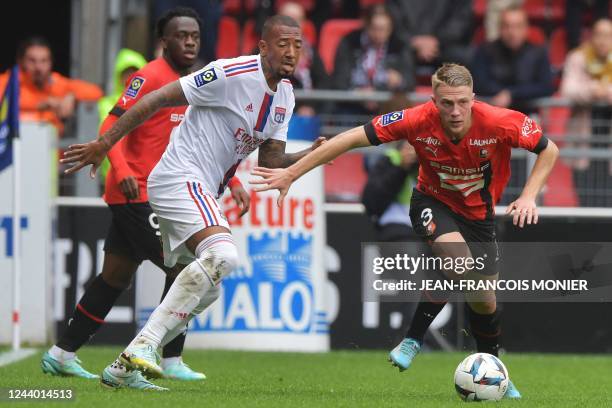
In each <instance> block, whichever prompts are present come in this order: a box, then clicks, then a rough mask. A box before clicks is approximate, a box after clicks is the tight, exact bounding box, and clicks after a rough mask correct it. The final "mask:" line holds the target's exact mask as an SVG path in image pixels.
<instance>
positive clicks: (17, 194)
mask: <svg viewBox="0 0 612 408" xmlns="http://www.w3.org/2000/svg"><path fill="white" fill-rule="evenodd" d="M16 71H17V70H16V69H15V73H14V75H15V76H17V75H18V74H17V72H16ZM18 82H19V80H18V78H17V77H16V78H15V83H18ZM14 92H17V93H18V92H19V90H18V89H17V90H14ZM13 109H18V108H16V107H13ZM16 127H17V128H18V125H17V126H16ZM14 131H15V132H16V134H15V135H14V136H15V137H13V140H12V145H13V313H12V319H13V350H19V349H20V348H21V313H20V312H21V138H20V137H19V134H18V132H19V130H18V129H15V130H14Z"/></svg>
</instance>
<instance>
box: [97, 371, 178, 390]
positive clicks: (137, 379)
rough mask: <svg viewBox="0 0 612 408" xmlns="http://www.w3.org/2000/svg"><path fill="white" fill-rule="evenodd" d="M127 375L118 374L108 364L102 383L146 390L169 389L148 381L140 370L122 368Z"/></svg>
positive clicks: (114, 386)
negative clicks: (112, 371)
mask: <svg viewBox="0 0 612 408" xmlns="http://www.w3.org/2000/svg"><path fill="white" fill-rule="evenodd" d="M122 371H124V372H125V375H116V374H113V373H111V366H107V367H106V368H105V369H104V371H102V377H100V384H101V385H102V386H103V387H106V388H114V389H117V388H132V389H137V390H146V391H168V389H167V388H164V387H160V386H158V385H155V384H153V383H152V382H150V381H148V380H147V379H146V378H144V377H143V376H142V374H140V372H139V371H136V370H132V371H127V370H122Z"/></svg>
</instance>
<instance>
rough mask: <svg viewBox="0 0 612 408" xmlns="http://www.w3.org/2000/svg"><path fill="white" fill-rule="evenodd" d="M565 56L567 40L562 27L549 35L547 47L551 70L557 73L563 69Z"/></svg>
mask: <svg viewBox="0 0 612 408" xmlns="http://www.w3.org/2000/svg"><path fill="white" fill-rule="evenodd" d="M566 55H567V40H566V33H565V28H564V27H558V28H556V29H555V30H554V31H553V32H552V34H551V35H550V43H549V45H548V58H550V63H551V64H552V66H553V68H554V69H555V70H557V71H560V70H562V69H563V64H564V63H565V57H566Z"/></svg>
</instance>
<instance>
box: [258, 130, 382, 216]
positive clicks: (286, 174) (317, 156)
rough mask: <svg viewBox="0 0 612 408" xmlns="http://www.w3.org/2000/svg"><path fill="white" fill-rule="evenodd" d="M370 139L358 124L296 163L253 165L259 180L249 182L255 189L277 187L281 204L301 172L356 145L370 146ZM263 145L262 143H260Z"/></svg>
mask: <svg viewBox="0 0 612 408" xmlns="http://www.w3.org/2000/svg"><path fill="white" fill-rule="evenodd" d="M370 145H371V144H370V141H369V140H368V137H367V136H366V133H365V130H364V128H363V126H359V127H356V128H353V129H351V130H348V131H346V132H343V133H340V134H339V135H338V136H336V137H334V138H332V139H331V140H329V141H327V143H325V144H323V145H322V146H319V147H318V148H317V149H315V150H313V151H311V152H310V153H308V154H306V155H305V156H304V157H302V158H301V159H300V160H298V161H297V163H295V164H292V165H291V166H289V167H287V168H285V169H279V168H266V167H255V169H254V170H253V171H252V172H251V174H252V175H254V176H261V177H262V179H261V180H253V181H251V184H259V185H260V186H259V187H257V188H255V191H266V190H273V189H278V190H279V192H280V195H279V196H278V201H277V203H278V205H281V203H282V201H283V199H284V198H285V195H287V192H288V191H289V187H290V186H291V184H292V183H293V182H294V181H295V180H297V179H298V178H300V177H301V176H302V175H303V174H305V173H307V172H309V171H310V170H312V169H313V168H315V167H317V166H319V165H321V164H324V163H327V162H329V161H331V160H333V159H334V158H336V157H337V156H339V155H340V154H342V153H344V152H346V151H349V150H351V149H354V148H357V147H365V146H370ZM262 146H263V145H262Z"/></svg>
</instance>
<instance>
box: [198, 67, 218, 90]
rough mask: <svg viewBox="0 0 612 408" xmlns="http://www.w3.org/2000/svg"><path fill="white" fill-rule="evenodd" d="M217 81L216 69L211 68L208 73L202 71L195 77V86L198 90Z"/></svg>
mask: <svg viewBox="0 0 612 408" xmlns="http://www.w3.org/2000/svg"><path fill="white" fill-rule="evenodd" d="M215 79H217V73H216V72H215V69H214V68H209V69H207V70H206V71H202V72H200V73H199V74H197V75H196V76H194V80H195V84H196V87H198V88H199V87H201V86H204V85H206V84H208V83H211V82H212V81H214V80H215Z"/></svg>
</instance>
